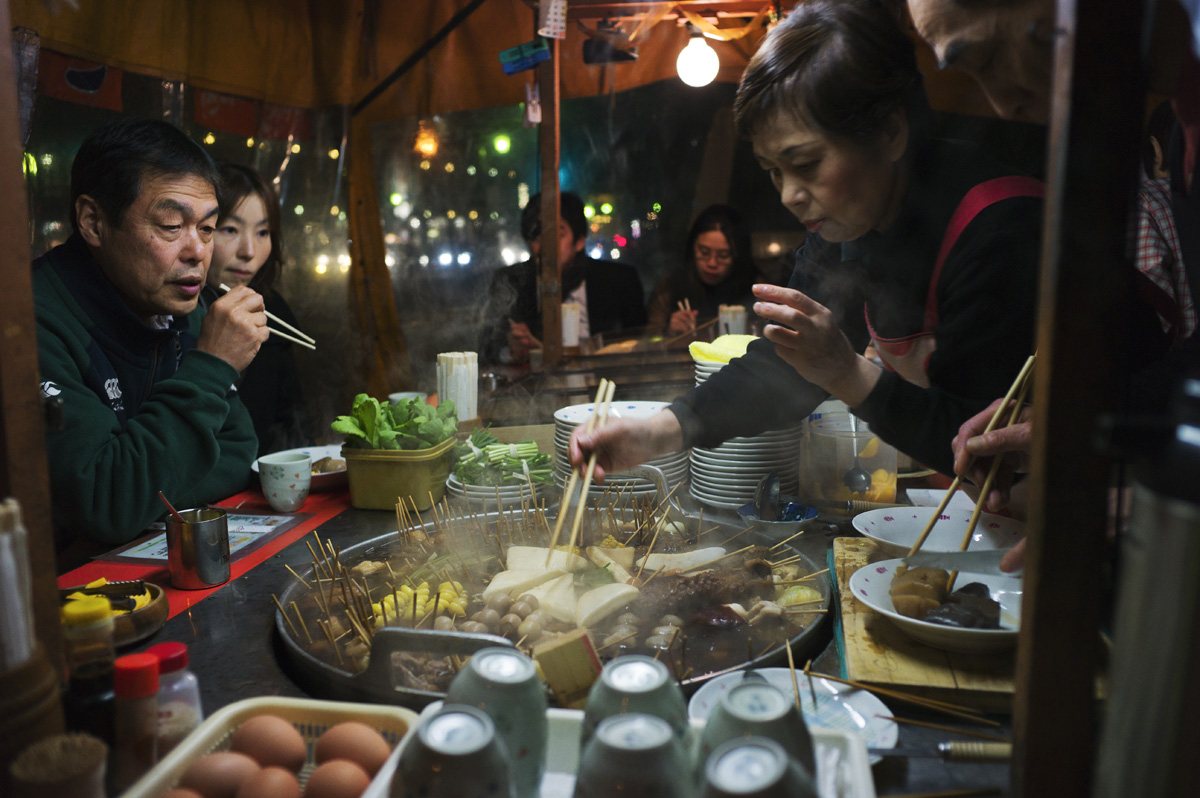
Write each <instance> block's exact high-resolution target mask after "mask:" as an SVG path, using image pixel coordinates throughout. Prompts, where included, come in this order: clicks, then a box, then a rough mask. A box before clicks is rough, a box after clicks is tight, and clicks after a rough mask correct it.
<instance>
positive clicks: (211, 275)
mask: <svg viewBox="0 0 1200 798" xmlns="http://www.w3.org/2000/svg"><path fill="white" fill-rule="evenodd" d="M270 255H271V222H270V217H268V216H267V206H266V203H264V202H263V201H262V197H260V196H258V195H257V194H247V195H246V196H245V198H244V199H242V201H241V202H239V203H238V206H237V207H236V208H234V209H233V213H231V214H229V215H228V216H226V217H225V218H223V219H221V220H220V221H219V222H217V231H216V234H215V235H213V256H212V265H211V266H210V267H209V269H208V280H207V282H208V284H209V285H211V286H213V287H214V288H216V287H219V286H220V285H221V284H222V283H224V284H225V285H227V286H229V287H230V288H234V287H236V286H239V285H249V284H250V281H251V280H252V279H254V275H256V274H258V270H259V269H261V268H262V266H263V264H264V263H266V262H267V258H268V257H270Z"/></svg>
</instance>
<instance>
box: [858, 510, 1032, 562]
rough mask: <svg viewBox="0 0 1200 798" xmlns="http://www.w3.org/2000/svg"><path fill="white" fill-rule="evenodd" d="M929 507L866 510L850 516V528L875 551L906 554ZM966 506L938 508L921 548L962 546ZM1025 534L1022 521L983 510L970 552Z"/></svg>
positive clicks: (1003, 544) (1002, 545)
mask: <svg viewBox="0 0 1200 798" xmlns="http://www.w3.org/2000/svg"><path fill="white" fill-rule="evenodd" d="M934 509H937V508H933V509H930V508H929V507H885V508H882V509H879V510H868V511H867V512H865V513H859V514H858V515H856V516H854V522H853V523H854V528H855V529H857V530H858V531H859V532H860V533H862V535H863V537H867V538H870V539H871V540H873V541H875V543H876V544H877V545H878V546H879V550H880V551H882V552H883V553H884V554H888V555H891V556H892V557H904V556H907V554H908V550H909V549H910V548H912V544H914V543H916V542H917V538H918V537H920V536H921V532H922V530H924V529H925V525H926V524H928V523H929V518H930V517H931V516H932V515H933V510H934ZM972 512H973V510H972V509H970V508H961V509H960V508H953V509H952V508H947V509H945V510H943V511H942V514H941V516H940V517H939V518H938V522H937V523H936V524H934V525H933V529H932V530H931V531H930V533H929V537H927V538H926V539H925V542H924V543H923V544H921V551H958V550H959V549H961V548H962V539H963V535H965V534H966V532H967V525H968V523H969V522H970V520H971V513H972ZM1023 537H1025V522H1024V521H1018V520H1016V519H1015V518H1007V517H1005V516H1003V515H992V514H991V513H983V514H982V515H981V516H979V524H978V525H976V527H975V531H974V532H973V533H972V534H971V543H970V545H968V546H967V548H968V549H970V550H971V551H980V550H983V549H1009V548H1012V547H1013V546H1015V545H1016V544H1017V541H1018V540H1020V539H1021V538H1023Z"/></svg>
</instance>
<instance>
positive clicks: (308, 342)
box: [219, 283, 317, 349]
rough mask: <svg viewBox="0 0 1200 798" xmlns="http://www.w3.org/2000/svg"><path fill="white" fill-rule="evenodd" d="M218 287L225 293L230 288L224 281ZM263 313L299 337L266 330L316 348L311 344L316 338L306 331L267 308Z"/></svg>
mask: <svg viewBox="0 0 1200 798" xmlns="http://www.w3.org/2000/svg"><path fill="white" fill-rule="evenodd" d="M219 287H220V289H221V291H222V292H224V293H226V294H227V293H229V290H230V289H229V286H227V285H225V283H221V285H220V286H219ZM263 313H265V314H266V316H267V318H268V319H270V320H271V321H273V322H275V323H276V324H282V325H283V326H284V327H285V328H286V329H288V330H291V331H292V332H294V333H295V334H296V335H299V336H300V338H293V337H292V336H290V335H288V334H287V333H284V332H280V331H279V330H272V329H271V328H270V327H268V328H267V332H273V333H275V334H276V335H278V336H280V337H282V338H287V339H288V340H289V341H295V342H296V343H298V344H300V345H301V346H307V347H308V348H309V349H316V347H315V346H313V344H315V343H316V342H317V339H316V338H313V337H312V336H311V335H309V334H308V333H306V332H304V331H302V330H299V329H297V328H296V327H293V326H292V325H290V324H288V323H287V322H286V321H284V320H283V319H281V318H279V317H278V316H276V315H275V314H274V313H272V312H271V311H269V310H264V311H263ZM300 339H303V340H300Z"/></svg>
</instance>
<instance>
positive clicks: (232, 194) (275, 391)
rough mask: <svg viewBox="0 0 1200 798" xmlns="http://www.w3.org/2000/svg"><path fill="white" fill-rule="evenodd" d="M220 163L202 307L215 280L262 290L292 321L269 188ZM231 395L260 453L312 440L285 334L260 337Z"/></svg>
mask: <svg viewBox="0 0 1200 798" xmlns="http://www.w3.org/2000/svg"><path fill="white" fill-rule="evenodd" d="M220 168H221V183H222V187H221V192H220V197H219V199H220V204H221V217H220V218H219V219H218V220H217V228H216V232H215V233H214V234H213V255H212V265H211V266H209V268H208V280H207V285H206V286H205V287H204V290H203V291H202V292H201V295H200V302H201V304H203V305H204V306H205V307H207V306H209V305H210V304H212V303H213V302H214V301H216V300H217V298H218V297H220V296H221V294H222V293H224V292H223V291H222V290H221V288H220V287H221V286H222V285H225V286H228V287H229V288H233V287H235V286H239V285H248V286H250V287H251V288H252V289H254V290H255V291H257V292H258V293H259V294H261V295H262V298H263V302H264V304H265V306H266V309H267V311H268V312H269V313H273V314H275V315H276V316H278V317H279V318H281V319H283V320H284V321H286V322H287V323H288V324H291V325H292V326H297V325H296V316H295V314H294V313H292V309H291V308H290V307H288V304H287V302H285V301H284V299H283V297H282V296H280V295H279V292H278V291H276V290H275V285H276V283H277V282H278V281H279V277H280V274H281V273H282V271H283V263H284V254H283V240H282V238H281V235H280V230H279V198H278V196H277V195H276V194H275V189H274V188H272V186H271V184H270V183H268V182H267V181H266V180H264V179H263V176H262V175H260V174H259V173H258V172H257V171H255V170H254V169H252V168H250V167H249V166H241V165H239V164H232V163H223V164H221V165H220ZM238 394H239V395H240V396H241V398H242V403H243V404H245V405H246V409H247V410H248V411H250V418H251V420H252V421H253V422H254V432H255V434H256V435H257V436H258V453H259V455H260V456H261V455H264V454H269V453H271V452H278V451H280V450H282V449H293V448H295V447H297V446H305V445H307V444H309V443H311V442H312V441H311V440H310V439H309V435H308V432H307V425H306V423H305V419H306V412H305V404H304V389H303V388H302V387H301V385H300V374H299V372H298V371H297V369H296V357H295V347H294V346H293V345H292V342H291V341H289V340H287V339H286V338H283V337H281V336H277V335H276V336H271V337H269V338H267V340H266V341H265V342H264V343H263V345H262V349H260V350H258V355H257V356H256V357H255V358H254V361H253V362H252V363H251V364H250V365H249V366H247V367H246V370H245V372H243V373H242V378H241V380H239V381H238Z"/></svg>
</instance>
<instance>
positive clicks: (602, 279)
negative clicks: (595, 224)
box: [479, 193, 646, 364]
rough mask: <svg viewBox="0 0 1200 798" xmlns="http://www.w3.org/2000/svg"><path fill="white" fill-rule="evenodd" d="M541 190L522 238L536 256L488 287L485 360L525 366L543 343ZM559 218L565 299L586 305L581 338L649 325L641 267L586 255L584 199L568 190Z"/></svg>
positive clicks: (524, 220) (527, 213) (524, 219)
mask: <svg viewBox="0 0 1200 798" xmlns="http://www.w3.org/2000/svg"><path fill="white" fill-rule="evenodd" d="M541 199H542V195H541V194H535V195H534V196H532V197H530V198H529V202H528V203H527V204H526V205H525V210H524V211H523V212H522V213H521V236H522V238H524V239H525V242H526V243H527V244H528V245H529V251H530V258H529V260H527V261H524V262H522V263H518V264H515V265H513V266H507V267H505V268H503V269H500V270H498V271H497V272H496V273H495V275H493V277H492V283H491V286H490V287H489V289H488V301H487V307H486V309H485V311H484V328H483V333H482V340H481V342H480V346H479V353H480V359H481V360H483V361H485V362H488V363H512V364H520V363H526V362H528V361H529V352H530V350H532V349H540V348H541V346H542V342H541V337H542V310H541V306H540V304H539V301H538V280H539V277H540V270H541V265H540V264H541V240H540V236H541V234H542V219H541ZM560 203H561V205H560V207H561V216H560V218H559V222H558V270H559V279H560V281H561V282H562V301H563V303H567V302H574V303H575V304H577V305H580V306H581V309H580V313H579V339H580V340H583V339H585V338H587V337H589V336H592V335H595V334H597V333H609V332H620V331H622V330H631V329H635V328H638V327H644V326H645V325H646V305H645V299H644V297H645V294H644V293H643V291H642V281H641V279H640V278H639V277H638V273H637V270H636V269H634V268H633V267H632V266H629V265H627V264H624V263H614V262H612V261H606V260H593V259H592V258H589V257H588V256H587V255H585V254H584V253H583V247H584V244H585V243H586V242H587V218H586V217H585V216H584V214H583V201H582V200H581V199H579V197H578V196H576V195H574V194H570V193H564V194H562V195H561V199H560Z"/></svg>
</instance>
